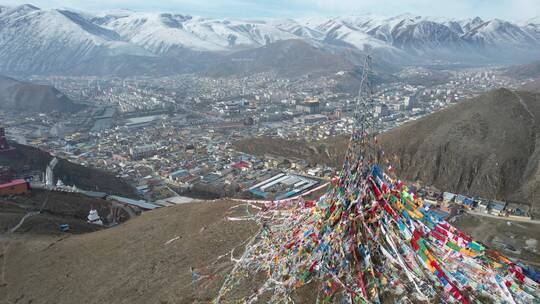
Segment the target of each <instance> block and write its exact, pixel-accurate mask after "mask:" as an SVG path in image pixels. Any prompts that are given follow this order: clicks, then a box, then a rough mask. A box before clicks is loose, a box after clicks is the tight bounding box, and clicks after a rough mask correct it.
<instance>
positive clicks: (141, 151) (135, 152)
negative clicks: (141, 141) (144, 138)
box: [129, 144, 158, 160]
mask: <svg viewBox="0 0 540 304" xmlns="http://www.w3.org/2000/svg"><path fill="white" fill-rule="evenodd" d="M157 150H158V147H157V145H155V144H149V145H142V146H136V147H133V148H130V149H129V154H130V155H131V158H132V159H133V160H140V159H143V158H148V157H152V156H154V155H156V154H157Z"/></svg>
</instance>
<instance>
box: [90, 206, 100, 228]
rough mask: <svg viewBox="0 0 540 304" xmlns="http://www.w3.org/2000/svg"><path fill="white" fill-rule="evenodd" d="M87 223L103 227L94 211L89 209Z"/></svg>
mask: <svg viewBox="0 0 540 304" xmlns="http://www.w3.org/2000/svg"><path fill="white" fill-rule="evenodd" d="M88 222H89V223H91V224H96V225H100V226H103V221H102V220H101V217H99V214H98V212H97V210H96V209H91V210H90V213H88Z"/></svg>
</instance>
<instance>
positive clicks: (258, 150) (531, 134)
mask: <svg viewBox="0 0 540 304" xmlns="http://www.w3.org/2000/svg"><path fill="white" fill-rule="evenodd" d="M380 142H381V145H382V146H383V149H384V151H385V153H386V155H387V156H389V158H390V159H391V160H392V162H394V165H395V167H396V168H397V172H398V174H399V175H400V176H401V177H402V178H405V179H407V180H409V181H417V180H418V181H422V182H424V183H426V184H431V185H435V186H437V187H438V188H440V189H445V190H448V191H455V192H460V193H467V194H470V195H481V196H484V197H488V198H498V199H506V200H518V201H522V202H533V204H535V205H536V206H540V94H535V93H528V92H512V91H509V90H506V89H500V90H496V91H492V92H490V93H487V94H484V95H482V96H480V97H477V98H474V99H471V100H469V101H465V102H462V103H460V104H458V105H456V106H453V107H451V108H448V109H446V110H443V111H440V112H437V113H434V114H432V115H428V116H426V117H424V118H422V119H419V120H416V121H414V122H410V123H408V124H406V125H404V126H402V127H399V128H397V129H394V130H392V131H390V132H388V133H386V134H383V135H382V136H381V137H380ZM346 144H347V139H346V138H344V137H341V138H334V139H331V140H327V141H325V142H316V143H306V142H294V143H290V142H287V141H284V140H280V139H268V138H264V139H255V140H244V141H241V142H237V143H236V145H235V146H236V148H237V149H239V150H242V151H245V152H247V153H253V154H257V155H264V154H274V155H281V156H289V157H296V158H307V159H310V160H312V161H313V162H317V163H325V164H329V165H333V166H339V164H340V163H341V158H342V157H343V154H344V152H345V149H346ZM291 151H294V152H291ZM396 160H399V162H396Z"/></svg>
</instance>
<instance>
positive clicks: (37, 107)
mask: <svg viewBox="0 0 540 304" xmlns="http://www.w3.org/2000/svg"><path fill="white" fill-rule="evenodd" d="M83 108H84V106H83V105H80V104H76V103H74V102H73V101H72V100H70V99H69V98H68V97H67V96H66V95H64V94H63V93H61V92H60V91H58V90H57V89H56V88H54V87H52V86H47V85H37V84H31V83H26V82H21V81H18V80H15V79H12V78H8V77H4V76H0V109H3V110H12V111H18V112H40V113H49V112H54V111H56V112H62V113H73V112H77V111H79V110H81V109H83Z"/></svg>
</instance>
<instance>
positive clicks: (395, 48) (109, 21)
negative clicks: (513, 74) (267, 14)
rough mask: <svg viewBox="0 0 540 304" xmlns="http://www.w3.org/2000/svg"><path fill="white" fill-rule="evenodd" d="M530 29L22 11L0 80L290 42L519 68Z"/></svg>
mask: <svg viewBox="0 0 540 304" xmlns="http://www.w3.org/2000/svg"><path fill="white" fill-rule="evenodd" d="M535 22H536V21H535V20H532V19H531V20H530V21H529V22H523V23H519V24H518V23H511V22H508V21H504V20H499V19H493V20H482V19H481V18H474V19H463V20H456V19H447V18H435V17H421V16H414V15H400V16H396V17H391V18H387V17H373V16H356V17H335V18H330V17H318V18H307V17H306V18H296V19H293V18H289V19H271V18H260V19H235V18H221V19H220V18H204V17H193V16H189V15H183V14H172V13H148V12H132V11H117V12H103V13H98V14H90V13H84V12H77V11H73V10H67V9H40V8H37V7H35V6H32V5H22V6H18V7H10V8H2V9H1V10H0V25H1V27H0V72H4V73H10V74H16V73H21V74H24V73H37V74H50V73H69V72H70V71H71V70H75V71H77V72H76V73H77V74H90V75H94V74H99V73H104V74H114V73H115V71H114V68H111V69H110V70H104V69H103V68H102V69H100V70H94V69H92V66H91V65H88V66H85V68H84V69H82V70H81V69H79V70H77V69H76V68H77V66H78V65H79V64H81V63H84V62H91V61H94V62H98V61H99V60H109V59H108V58H110V57H114V56H116V57H118V56H120V57H122V56H124V57H126V59H125V60H124V63H125V64H130V65H136V60H133V58H144V60H150V61H151V60H154V61H155V60H156V58H166V59H172V58H174V57H175V56H176V55H178V54H179V53H182V52H184V51H189V52H193V53H194V54H199V53H200V54H201V55H202V56H213V57H215V58H216V62H218V63H219V62H220V59H221V58H223V57H222V56H226V55H229V54H234V53H237V52H242V51H245V50H254V49H258V48H262V47H265V46H267V45H270V44H273V43H278V42H280V41H285V40H292V39H296V40H301V41H304V42H306V43H309V44H312V45H319V46H321V49H322V50H324V51H325V52H328V53H332V52H334V51H335V50H336V49H339V50H341V53H347V52H350V51H351V50H352V51H354V52H358V53H364V54H365V53H373V54H374V55H376V56H379V57H381V58H384V59H385V60H386V61H387V62H392V63H393V64H395V65H408V64H422V63H431V62H433V61H435V60H439V61H441V60H442V61H443V62H444V61H448V62H468V63H469V64H477V63H479V62H492V63H493V62H496V63H501V62H508V63H511V62H525V61H528V60H532V59H533V58H538V57H540V30H539V29H540V24H537V23H535ZM129 56H132V58H129ZM151 58H154V59H151ZM144 60H143V61H144ZM178 61H179V62H181V63H182V64H177V65H178V66H179V67H180V72H182V71H190V69H189V68H185V65H186V64H187V63H186V62H185V61H182V60H178ZM164 69H165V70H166V68H164ZM134 70H135V71H138V70H137V69H134ZM201 70H202V71H204V70H205V69H204V68H202V69H201ZM160 71H161V69H159V70H158V71H157V72H158V73H159V72H160ZM195 72H198V71H195ZM141 73H148V74H152V73H156V71H152V70H148V71H141Z"/></svg>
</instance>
